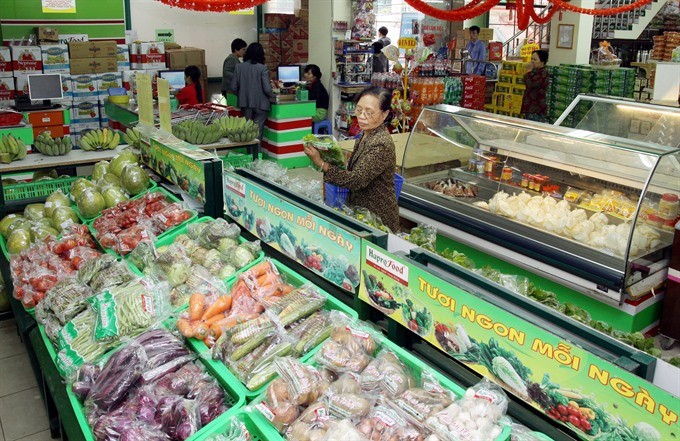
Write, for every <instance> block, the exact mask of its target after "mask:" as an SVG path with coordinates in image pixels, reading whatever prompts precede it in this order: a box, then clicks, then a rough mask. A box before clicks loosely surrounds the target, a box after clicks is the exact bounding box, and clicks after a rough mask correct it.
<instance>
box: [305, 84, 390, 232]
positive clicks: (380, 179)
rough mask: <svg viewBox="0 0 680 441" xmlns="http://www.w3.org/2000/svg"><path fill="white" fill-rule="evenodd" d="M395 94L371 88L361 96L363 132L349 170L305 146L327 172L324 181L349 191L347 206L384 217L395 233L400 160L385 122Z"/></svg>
mask: <svg viewBox="0 0 680 441" xmlns="http://www.w3.org/2000/svg"><path fill="white" fill-rule="evenodd" d="M391 104H392V95H391V94H390V92H389V91H387V90H385V89H383V88H381V87H375V86H374V87H369V88H367V89H364V90H363V91H362V92H361V93H360V94H359V96H358V101H357V106H356V108H355V112H356V116H357V121H358V123H359V127H360V128H361V130H362V134H361V137H360V138H359V139H357V141H356V143H355V144H354V151H353V152H352V156H351V158H350V159H349V161H348V162H347V164H346V169H343V168H342V167H339V166H337V165H331V164H328V163H327V162H325V161H324V160H323V159H321V156H320V154H319V151H318V150H317V149H316V148H314V146H312V145H311V144H308V143H305V154H306V155H307V156H308V157H309V159H311V161H312V162H313V163H314V165H316V166H317V167H318V168H319V170H321V171H322V172H323V179H324V182H328V183H330V184H333V185H337V186H338V187H345V188H348V189H349V197H348V199H347V203H348V204H349V205H353V206H358V207H363V208H366V209H368V210H369V211H370V212H371V213H373V214H375V215H377V216H378V217H380V219H381V220H382V222H383V223H384V224H385V225H386V226H387V227H388V228H390V230H392V231H397V230H398V228H399V206H398V205H397V196H396V194H395V192H394V169H395V167H396V163H397V157H396V153H395V150H394V141H392V137H391V136H390V134H389V132H388V131H387V128H386V127H385V121H386V119H387V117H388V115H389V113H390V106H391Z"/></svg>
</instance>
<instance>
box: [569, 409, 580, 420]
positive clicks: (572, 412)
mask: <svg viewBox="0 0 680 441" xmlns="http://www.w3.org/2000/svg"><path fill="white" fill-rule="evenodd" d="M567 411H568V412H569V416H575V417H577V418H578V417H580V416H581V412H580V411H579V410H578V409H576V408H575V407H568V408H567Z"/></svg>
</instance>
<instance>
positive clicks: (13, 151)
mask: <svg viewBox="0 0 680 441" xmlns="http://www.w3.org/2000/svg"><path fill="white" fill-rule="evenodd" d="M25 157H26V145H25V144H24V142H23V141H22V140H20V139H18V138H15V137H14V136H12V135H2V138H0V162H1V163H3V164H9V163H10V162H12V161H19V160H21V159H24V158H25Z"/></svg>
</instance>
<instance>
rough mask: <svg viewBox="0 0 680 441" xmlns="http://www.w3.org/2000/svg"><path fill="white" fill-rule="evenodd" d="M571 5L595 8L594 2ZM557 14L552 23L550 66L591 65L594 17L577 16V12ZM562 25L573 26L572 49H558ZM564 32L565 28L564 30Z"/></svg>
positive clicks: (588, 0) (582, 0)
mask: <svg viewBox="0 0 680 441" xmlns="http://www.w3.org/2000/svg"><path fill="white" fill-rule="evenodd" d="M571 4H573V5H574V6H580V7H583V8H589V9H590V8H594V7H595V1H594V0H575V1H573V2H572V3H571ZM559 16H560V13H559V12H558V13H557V14H555V16H554V17H553V19H552V20H551V21H550V57H549V59H548V64H549V65H551V66H557V65H559V64H562V63H565V64H588V63H590V47H591V42H592V39H593V16H592V15H586V14H577V13H575V12H566V11H565V12H562V19H561V20H560V17H559ZM560 25H573V26H574V33H573V44H572V48H571V49H563V48H558V47H557V44H558V41H559V39H560V32H559V31H560ZM563 30H564V28H563Z"/></svg>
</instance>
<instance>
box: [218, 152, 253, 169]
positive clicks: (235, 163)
mask: <svg viewBox="0 0 680 441" xmlns="http://www.w3.org/2000/svg"><path fill="white" fill-rule="evenodd" d="M219 158H220V160H221V161H222V164H223V165H227V164H229V165H231V166H232V167H234V168H239V167H245V166H247V165H249V164H251V163H252V162H253V161H254V159H253V155H250V154H248V153H244V154H242V155H234V156H228V155H225V156H220V157H219ZM257 159H262V153H258V155H257Z"/></svg>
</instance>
